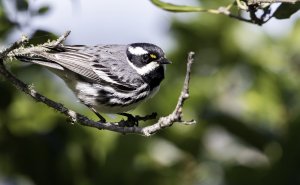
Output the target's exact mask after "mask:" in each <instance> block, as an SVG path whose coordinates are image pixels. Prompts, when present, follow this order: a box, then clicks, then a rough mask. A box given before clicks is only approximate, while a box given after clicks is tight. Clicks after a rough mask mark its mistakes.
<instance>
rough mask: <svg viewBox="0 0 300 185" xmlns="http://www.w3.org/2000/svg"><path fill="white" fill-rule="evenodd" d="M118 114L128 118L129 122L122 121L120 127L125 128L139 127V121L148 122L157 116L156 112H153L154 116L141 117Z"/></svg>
mask: <svg viewBox="0 0 300 185" xmlns="http://www.w3.org/2000/svg"><path fill="white" fill-rule="evenodd" d="M118 114H119V115H122V116H126V117H127V120H122V121H121V122H120V124H119V125H120V126H123V127H134V126H139V121H147V120H151V119H155V118H156V116H157V113H156V112H153V113H152V114H150V115H146V116H139V115H136V116H133V115H131V114H128V113H118Z"/></svg>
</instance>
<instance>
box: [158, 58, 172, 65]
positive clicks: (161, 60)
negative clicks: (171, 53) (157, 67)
mask: <svg viewBox="0 0 300 185" xmlns="http://www.w3.org/2000/svg"><path fill="white" fill-rule="evenodd" d="M157 63H159V64H172V62H171V61H169V60H168V59H166V58H160V59H159V60H157Z"/></svg>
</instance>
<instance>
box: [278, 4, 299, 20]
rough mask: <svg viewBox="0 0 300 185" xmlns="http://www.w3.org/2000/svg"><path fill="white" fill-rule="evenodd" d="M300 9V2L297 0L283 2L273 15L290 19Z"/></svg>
mask: <svg viewBox="0 0 300 185" xmlns="http://www.w3.org/2000/svg"><path fill="white" fill-rule="evenodd" d="M299 9H300V3H299V2H297V3H295V4H290V3H282V4H281V5H280V6H279V7H278V8H277V10H276V11H275V13H274V14H273V17H275V18H276V19H288V18H290V17H291V16H292V15H293V14H294V13H296V12H297V11H298V10H299Z"/></svg>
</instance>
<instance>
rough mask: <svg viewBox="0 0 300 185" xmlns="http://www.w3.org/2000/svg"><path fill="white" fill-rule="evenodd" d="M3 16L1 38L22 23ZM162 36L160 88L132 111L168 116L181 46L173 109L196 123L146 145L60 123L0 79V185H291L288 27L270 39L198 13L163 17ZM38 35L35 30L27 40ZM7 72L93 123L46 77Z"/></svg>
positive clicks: (294, 108) (293, 108) (294, 47)
mask: <svg viewBox="0 0 300 185" xmlns="http://www.w3.org/2000/svg"><path fill="white" fill-rule="evenodd" d="M19 1H21V0H14V1H11V2H16V9H15V11H26V8H28V7H30V6H28V5H25V4H26V3H25V4H22V2H19ZM1 3H2V2H1ZM202 3H203V4H205V3H208V4H209V5H213V1H211V0H207V1H202ZM24 8H25V9H24ZM41 9H43V10H41ZM41 9H40V10H41V11H38V12H40V13H42V14H44V13H45V11H47V10H46V9H47V8H43V7H41ZM4 10H5V9H4V6H2V5H1V6H0V22H1V27H0V40H1V41H5V40H6V38H7V35H8V34H9V33H10V32H11V30H12V29H14V28H16V27H18V26H19V25H22V24H19V23H13V22H14V21H13V20H10V18H9V17H7V14H6V13H4V12H5V11H4ZM34 16H38V15H34ZM34 16H33V17H32V18H34ZM9 20H10V21H9ZM171 32H172V34H173V38H174V41H175V45H174V50H173V51H171V52H170V53H168V56H169V58H170V59H171V60H172V61H173V64H172V66H169V68H168V71H167V75H166V80H165V81H164V82H163V86H162V87H161V91H160V92H159V93H158V95H156V97H155V98H153V99H152V100H151V101H149V102H147V103H145V104H144V105H142V106H141V107H140V108H139V109H138V110H137V111H135V113H140V114H146V113H150V112H153V111H157V112H158V113H159V114H160V115H166V114H168V113H169V112H170V111H172V109H173V107H174V106H175V104H176V101H177V97H178V95H179V93H180V90H181V86H182V83H183V78H184V75H185V70H184V69H185V66H186V57H187V52H188V51H191V50H193V51H195V52H196V54H197V55H196V60H195V64H194V68H193V73H192V79H191V89H190V91H191V97H190V99H189V100H188V101H187V104H186V106H185V109H184V113H185V117H186V119H189V118H196V119H197V121H198V124H197V125H193V126H184V125H179V124H175V125H174V126H173V127H171V128H168V129H166V130H163V131H162V132H159V133H158V134H156V135H155V136H152V137H150V138H144V137H141V136H136V135H126V136H123V135H120V134H117V133H113V132H109V131H99V130H96V129H92V128H86V127H82V126H79V125H77V124H76V125H71V124H69V121H68V120H66V118H65V117H63V116H61V115H60V114H59V113H57V112H55V111H53V110H51V109H49V108H48V107H46V106H44V105H42V104H40V103H36V102H35V101H33V100H32V99H31V98H29V97H27V96H26V95H24V94H23V93H21V92H19V91H17V90H16V89H14V88H13V87H12V86H11V85H10V83H9V82H7V81H3V80H1V81H0V184H43V185H47V184H49V185H53V184H56V185H59V184H64V185H66V184H72V185H91V184H149V185H150V184H151V185H153V184H155V185H190V184H201V185H222V184H227V185H241V184H242V185H248V184H249V185H253V184H256V185H260V184H261V185H268V184H269V185H276V184H278V185H279V184H280V185H281V184H285V185H296V184H300V178H299V172H300V157H299V156H300V148H299V147H298V143H299V140H300V135H299V134H298V133H299V132H300V124H299V120H300V117H299V112H300V95H299V94H300V85H299V82H298V78H299V77H300V76H299V69H300V68H299V66H300V54H299V50H300V45H299V43H300V36H299V32H300V21H296V22H295V24H294V26H293V28H292V30H291V31H290V32H289V33H288V34H286V35H283V36H277V37H274V36H270V35H268V34H266V33H265V32H263V31H262V30H261V28H260V27H257V26H253V25H249V24H245V23H242V22H238V21H233V20H231V19H228V18H225V17H222V16H213V15H206V14H201V15H199V16H195V17H192V18H190V19H188V20H185V21H178V20H174V21H173V23H172V26H171ZM50 34H51V33H48V32H47V31H43V30H35V32H34V33H33V34H32V36H33V38H34V40H33V42H34V43H39V42H44V41H45V40H43V39H45V37H41V36H43V35H48V36H49V37H48V38H50ZM51 35H52V36H53V37H52V36H51V38H55V37H54V35H53V34H51ZM175 46H176V47H175ZM7 65H8V66H10V68H11V71H12V72H13V73H14V74H15V75H17V76H18V77H19V78H20V79H22V80H24V81H26V82H27V83H29V84H34V86H35V87H36V89H38V90H39V91H40V92H42V93H43V94H45V95H47V96H49V97H51V98H52V99H55V100H57V101H59V102H62V103H64V104H66V105H67V106H68V107H71V108H74V109H75V110H76V109H77V111H80V112H83V113H85V114H87V115H90V116H93V115H92V114H91V113H90V112H88V111H87V109H85V108H84V106H81V105H79V104H78V103H76V100H75V99H74V97H72V96H71V97H70V92H69V91H68V90H66V89H64V87H63V86H64V85H63V83H62V82H61V81H60V80H58V79H57V78H56V77H54V76H53V75H52V74H50V73H49V72H47V71H46V70H44V69H42V68H40V67H38V66H28V65H20V64H19V63H18V62H7Z"/></svg>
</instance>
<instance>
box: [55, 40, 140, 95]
mask: <svg viewBox="0 0 300 185" xmlns="http://www.w3.org/2000/svg"><path fill="white" fill-rule="evenodd" d="M111 48H112V49H111ZM64 49H65V50H66V51H65V52H58V53H57V54H55V55H54V56H55V58H56V59H53V60H55V62H56V63H58V64H60V65H62V66H63V67H65V68H67V69H69V70H71V71H74V72H76V73H78V74H80V75H82V76H84V77H88V78H90V79H93V80H96V81H97V82H99V83H100V84H102V85H103V86H111V87H113V88H114V89H116V90H118V91H122V92H129V91H132V90H134V89H136V88H137V86H138V85H137V83H134V82H133V81H128V80H129V79H132V78H133V76H131V77H130V78H128V77H127V76H126V75H128V74H127V71H126V70H128V69H127V68H128V66H126V65H128V64H126V63H124V61H123V60H121V59H122V58H124V60H126V55H125V52H124V51H125V50H124V46H120V45H98V46H94V47H85V46H65V47H64ZM126 62H127V61H126ZM129 75H131V74H129ZM126 77H127V78H126Z"/></svg>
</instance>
